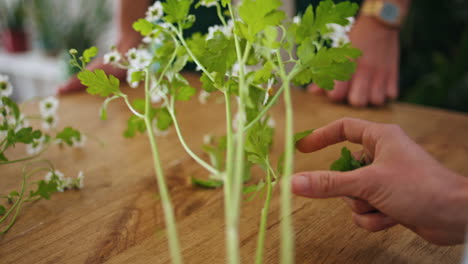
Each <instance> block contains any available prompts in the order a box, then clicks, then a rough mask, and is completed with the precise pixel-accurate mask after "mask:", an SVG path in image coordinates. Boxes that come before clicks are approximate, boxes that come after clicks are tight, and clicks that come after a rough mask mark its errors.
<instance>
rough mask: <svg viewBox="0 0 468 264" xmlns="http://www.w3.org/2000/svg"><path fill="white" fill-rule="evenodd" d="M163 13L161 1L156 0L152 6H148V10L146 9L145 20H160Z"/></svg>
mask: <svg viewBox="0 0 468 264" xmlns="http://www.w3.org/2000/svg"><path fill="white" fill-rule="evenodd" d="M163 15H164V11H163V6H162V4H161V2H159V1H156V2H155V3H154V4H153V5H152V6H150V8H149V9H148V11H146V20H148V21H149V22H155V21H158V20H160V19H161V18H162V16H163Z"/></svg>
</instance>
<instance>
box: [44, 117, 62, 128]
mask: <svg viewBox="0 0 468 264" xmlns="http://www.w3.org/2000/svg"><path fill="white" fill-rule="evenodd" d="M57 122H58V116H57V115H53V114H50V115H47V116H43V117H42V128H43V129H45V130H49V129H52V128H55V127H56V126H57Z"/></svg>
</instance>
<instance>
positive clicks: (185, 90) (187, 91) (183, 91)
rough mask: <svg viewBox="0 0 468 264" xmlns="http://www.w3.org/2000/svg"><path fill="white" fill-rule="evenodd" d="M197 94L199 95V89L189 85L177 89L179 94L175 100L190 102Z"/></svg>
mask: <svg viewBox="0 0 468 264" xmlns="http://www.w3.org/2000/svg"><path fill="white" fill-rule="evenodd" d="M196 93H197V89H195V88H193V87H191V86H189V85H185V86H182V87H180V88H179V89H177V94H176V96H175V99H176V100H179V101H188V100H190V98H192V96H193V95H195V94H196Z"/></svg>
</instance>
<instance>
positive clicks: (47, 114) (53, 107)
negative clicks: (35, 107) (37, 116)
mask: <svg viewBox="0 0 468 264" xmlns="http://www.w3.org/2000/svg"><path fill="white" fill-rule="evenodd" d="M58 106H59V100H58V99H57V98H56V97H54V96H49V97H47V98H45V99H44V100H42V101H41V102H40V103H39V108H40V111H41V117H42V128H44V129H45V130H50V129H52V128H55V127H56V126H57V122H58V116H57V110H58Z"/></svg>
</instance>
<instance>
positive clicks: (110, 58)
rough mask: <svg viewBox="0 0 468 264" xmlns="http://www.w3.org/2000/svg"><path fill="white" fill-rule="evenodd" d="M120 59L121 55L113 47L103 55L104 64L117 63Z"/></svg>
mask: <svg viewBox="0 0 468 264" xmlns="http://www.w3.org/2000/svg"><path fill="white" fill-rule="evenodd" d="M121 60H122V55H121V54H120V53H119V52H118V51H117V49H116V48H115V47H113V48H112V50H111V51H110V52H109V53H107V54H105V55H104V64H112V65H118V64H119V63H120V61H121Z"/></svg>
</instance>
